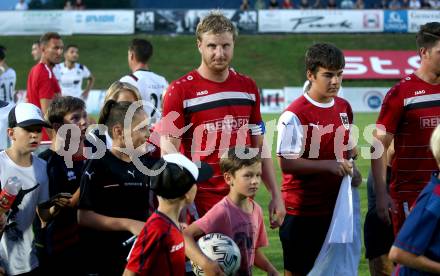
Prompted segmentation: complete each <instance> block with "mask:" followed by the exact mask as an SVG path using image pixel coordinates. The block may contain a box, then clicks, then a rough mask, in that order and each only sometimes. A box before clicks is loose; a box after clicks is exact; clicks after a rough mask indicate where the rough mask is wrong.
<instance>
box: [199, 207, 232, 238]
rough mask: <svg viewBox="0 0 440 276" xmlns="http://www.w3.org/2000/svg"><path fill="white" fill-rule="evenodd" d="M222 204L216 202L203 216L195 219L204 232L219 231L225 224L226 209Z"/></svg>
mask: <svg viewBox="0 0 440 276" xmlns="http://www.w3.org/2000/svg"><path fill="white" fill-rule="evenodd" d="M223 206H224V205H223V204H216V205H214V207H212V208H211V209H210V210H209V211H208V212H207V213H206V214H205V215H204V216H203V217H201V218H200V219H198V220H196V221H195V222H194V223H195V224H196V225H197V227H199V228H200V230H202V231H203V232H204V233H205V234H207V233H214V232H221V231H220V230H221V229H223V227H225V224H226V221H227V220H226V218H225V215H226V210H225V209H223Z"/></svg>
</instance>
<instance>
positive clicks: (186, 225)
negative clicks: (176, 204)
mask: <svg viewBox="0 0 440 276" xmlns="http://www.w3.org/2000/svg"><path fill="white" fill-rule="evenodd" d="M179 225H180V230H182V231H183V230H185V229H186V228H188V223H186V222H179Z"/></svg>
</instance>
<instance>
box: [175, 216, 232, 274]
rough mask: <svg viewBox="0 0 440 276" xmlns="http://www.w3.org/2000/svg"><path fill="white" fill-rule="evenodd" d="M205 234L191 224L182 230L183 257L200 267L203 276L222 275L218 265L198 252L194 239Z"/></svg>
mask: <svg viewBox="0 0 440 276" xmlns="http://www.w3.org/2000/svg"><path fill="white" fill-rule="evenodd" d="M204 234H205V233H204V232H203V231H202V230H201V229H200V228H199V227H198V226H197V225H196V224H195V223H193V224H191V225H190V226H188V228H186V229H185V230H183V238H184V240H185V255H186V256H187V257H188V258H189V259H191V260H192V261H193V262H194V263H195V264H197V265H198V266H200V267H201V268H202V269H203V271H204V272H205V275H224V273H223V270H222V269H221V267H220V265H219V264H218V263H217V262H216V261H213V260H211V259H209V258H208V257H207V256H206V255H205V254H203V252H202V251H201V250H200V248H199V246H198V245H197V243H196V241H195V239H194V237H197V236H201V235H204Z"/></svg>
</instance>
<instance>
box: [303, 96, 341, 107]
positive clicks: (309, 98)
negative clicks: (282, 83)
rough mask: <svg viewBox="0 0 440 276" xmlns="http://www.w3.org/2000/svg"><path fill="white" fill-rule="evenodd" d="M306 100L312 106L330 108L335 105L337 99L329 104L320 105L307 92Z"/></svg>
mask: <svg viewBox="0 0 440 276" xmlns="http://www.w3.org/2000/svg"><path fill="white" fill-rule="evenodd" d="M304 98H306V99H307V100H308V101H309V102H310V103H311V104H313V105H314V106H317V107H321V108H329V107H332V106H333V105H334V104H335V99H332V100H331V101H330V102H329V103H320V102H317V101H315V100H313V99H312V98H311V97H310V96H309V94H307V92H306V93H304Z"/></svg>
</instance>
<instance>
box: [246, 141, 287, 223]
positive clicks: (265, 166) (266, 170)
mask: <svg viewBox="0 0 440 276" xmlns="http://www.w3.org/2000/svg"><path fill="white" fill-rule="evenodd" d="M251 137H252V140H251V143H252V147H256V148H259V149H261V153H262V154H261V155H262V156H271V154H270V152H269V149H268V148H267V146H266V144H265V143H264V140H263V139H264V136H263V135H254V136H251ZM261 178H262V180H263V183H264V185H265V186H266V189H267V191H268V192H269V193H270V194H271V197H272V199H271V201H270V202H269V219H270V227H271V228H276V227H279V226H281V224H282V223H283V220H284V216H285V215H286V208H285V207H284V203H283V200H282V198H281V192H280V189H279V187H278V184H277V181H276V178H275V168H274V166H273V163H272V159H271V158H262V175H261Z"/></svg>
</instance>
